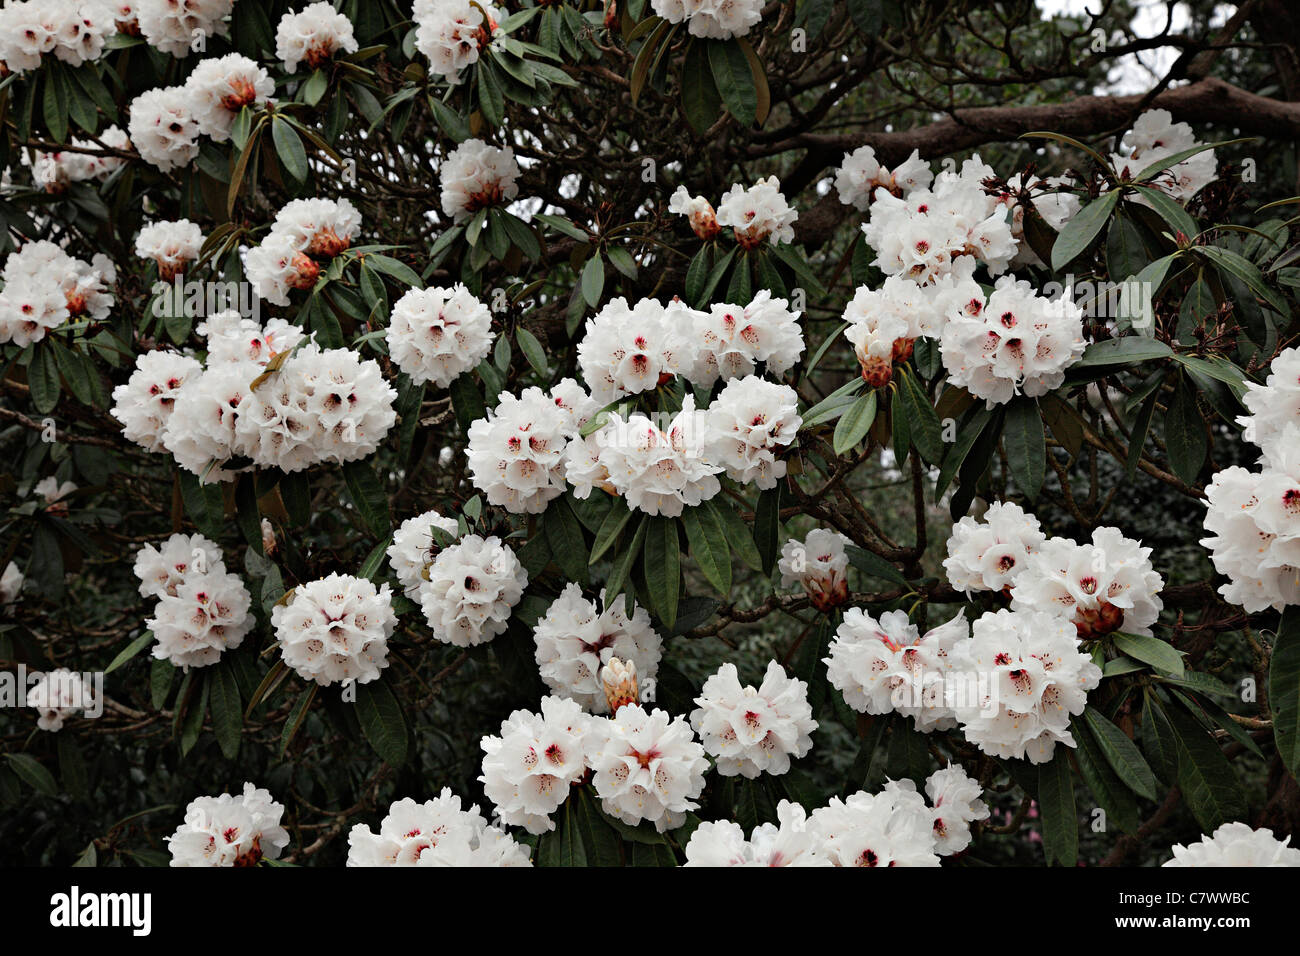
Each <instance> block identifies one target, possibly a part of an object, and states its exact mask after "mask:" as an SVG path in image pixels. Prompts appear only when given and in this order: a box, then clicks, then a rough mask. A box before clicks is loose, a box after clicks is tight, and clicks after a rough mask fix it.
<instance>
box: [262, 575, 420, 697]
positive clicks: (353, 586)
mask: <svg viewBox="0 0 1300 956" xmlns="http://www.w3.org/2000/svg"><path fill="white" fill-rule="evenodd" d="M271 626H272V627H273V628H274V629H275V639H276V641H277V643H278V644H279V645H280V653H281V655H282V656H283V658H284V662H285V663H286V664H288V665H289V666H290V667H292V668H293V669H294V670H295V671H297V672H298V674H299V675H300V676H301V677H302V678H303V679H304V680H309V681H315V682H316V683H317V684H320V685H321V686H325V685H328V684H337V683H341V682H343V681H356V682H357V683H358V684H365V683H369V682H370V681H372V680H376V679H378V677H379V672H380V671H381V670H383V669H384V668H385V667H387V666H388V639H389V638H390V637H392V636H393V631H394V630H395V629H396V627H397V615H395V614H394V613H393V604H392V596H391V594H390V593H389V590H388V585H387V584H384V585H381V586H380V587H379V588H376V587H375V586H374V584H373V583H371V582H370V581H368V580H366V579H365V578H356V577H352V576H351V575H347V574H331V575H329V576H328V577H324V578H321V579H320V580H317V581H309V582H307V583H306V584H301V585H299V586H298V587H296V588H294V589H293V592H292V593H291V594H290V595H289V596H288V598H287V599H286V600H285V601H284V602H283V603H281V604H277V605H276V606H275V607H274V608H273V609H272V610H271Z"/></svg>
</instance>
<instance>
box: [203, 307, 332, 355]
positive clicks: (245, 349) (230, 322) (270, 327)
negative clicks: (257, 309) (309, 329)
mask: <svg viewBox="0 0 1300 956" xmlns="http://www.w3.org/2000/svg"><path fill="white" fill-rule="evenodd" d="M195 331H196V332H198V333H199V335H202V336H203V337H204V338H205V339H206V340H207V349H208V368H209V369H212V368H213V366H215V365H221V364H225V363H232V364H240V365H248V364H250V363H251V364H256V365H258V366H259V367H265V366H266V364H267V363H268V362H270V361H271V359H273V358H275V357H276V356H277V355H279V354H280V353H281V352H288V351H291V350H292V349H293V348H294V346H296V345H297V344H298V343H299V342H302V341H303V340H305V339H306V338H307V336H306V335H305V334H304V333H303V331H302V329H300V328H299V327H298V326H296V325H293V324H292V323H290V322H286V321H285V320H284V319H269V320H268V321H267V323H266V324H265V325H259V324H258V322H257V320H256V319H246V318H244V317H243V316H242V315H240V314H239V313H238V312H236V311H235V310H233V309H227V310H225V311H223V312H215V313H213V314H212V315H209V316H208V317H207V318H205V319H204V320H203V321H202V322H200V323H199V324H198V327H197V328H196V329H195Z"/></svg>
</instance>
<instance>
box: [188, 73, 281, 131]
mask: <svg viewBox="0 0 1300 956" xmlns="http://www.w3.org/2000/svg"><path fill="white" fill-rule="evenodd" d="M274 92H275V81H274V80H272V79H271V77H270V76H269V75H268V74H267V72H266V70H264V69H263V68H262V67H261V66H259V65H258V64H257V61H256V60H250V59H249V58H248V57H246V56H243V55H241V54H239V53H227V54H226V55H225V56H222V57H216V58H214V59H205V60H200V61H199V63H198V65H197V66H196V67H195V68H194V72H193V73H191V74H190V75H189V79H187V80H186V81H185V93H186V95H187V96H188V97H189V100H190V110H191V112H192V113H193V114H194V122H196V123H198V125H199V132H200V133H202V134H203V135H204V136H208V137H211V139H212V141H213V142H216V143H224V142H225V141H226V140H228V139H230V128H231V126H233V125H234V123H235V117H236V116H238V115H239V111H240V110H241V109H243V108H244V107H245V106H247V107H250V108H254V109H258V108H261V107H262V106H264V105H266V102H267V101H268V100H269V99H270V98H271V94H273V93H274Z"/></svg>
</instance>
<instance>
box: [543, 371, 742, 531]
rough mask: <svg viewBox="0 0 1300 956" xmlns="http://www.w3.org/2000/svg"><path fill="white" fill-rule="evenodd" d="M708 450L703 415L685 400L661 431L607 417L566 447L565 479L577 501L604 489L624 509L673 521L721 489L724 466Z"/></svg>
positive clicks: (644, 421)
mask: <svg viewBox="0 0 1300 956" xmlns="http://www.w3.org/2000/svg"><path fill="white" fill-rule="evenodd" d="M712 445H713V441H712V430H711V428H710V426H709V415H708V412H706V411H699V410H697V409H696V408H695V398H694V396H693V395H690V394H687V396H686V399H685V401H684V402H683V403H682V410H681V411H680V412H679V413H678V414H677V415H676V416H675V417H674V418H673V419H672V421H670V422H669V423H668V425H667V427H665V428H663V429H660V428H659V426H657V425H656V424H655V423H654V422H653V421H651V420H650V419H649V418H647V417H646V416H645V415H642V414H639V413H638V414H634V415H631V416H629V417H628V418H627V419H626V420H624V419H623V418H621V417H620V416H618V415H611V416H610V417H609V420H608V421H607V422H606V423H605V425H603V426H602V427H601V428H600V429H599V430H597V431H595V432H593V433H592V434H591V435H590V436H588V438H587V439H586V440H585V441H582V442H572V443H570V445H569V450H568V452H567V460H566V476H567V478H568V480H569V482H570V484H571V485H573V493H574V495H575V496H577V497H578V498H586V497H588V496H589V495H590V494H591V491H592V488H593V487H595V486H597V485H600V486H602V487H603V486H604V485H605V484H608V485H609V486H610V487H612V488H613V489H614V492H615V493H616V494H619V495H622V496H623V497H624V498H625V499H626V500H627V504H628V507H629V508H633V509H636V510H638V511H643V512H645V513H646V514H648V515H664V516H666V517H669V518H675V517H677V516H678V515H680V514H681V513H682V509H683V508H684V507H686V506H688V505H698V504H700V503H701V502H703V501H708V500H709V499H710V498H712V497H713V496H714V495H716V494H717V493H718V492H719V491H720V490H721V489H722V484H721V482H719V481H718V478H717V476H718V474H719V473H720V472H721V471H722V470H723V465H722V464H721V463H719V462H717V461H715V460H714V459H713V457H712V455H711V452H710V449H711V448H712Z"/></svg>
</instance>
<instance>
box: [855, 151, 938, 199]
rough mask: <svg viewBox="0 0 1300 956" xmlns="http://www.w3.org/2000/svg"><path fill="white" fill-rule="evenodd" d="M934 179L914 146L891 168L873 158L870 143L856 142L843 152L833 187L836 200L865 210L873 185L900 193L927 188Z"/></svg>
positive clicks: (873, 191) (873, 195)
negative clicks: (910, 152)
mask: <svg viewBox="0 0 1300 956" xmlns="http://www.w3.org/2000/svg"><path fill="white" fill-rule="evenodd" d="M932 182H934V173H933V172H931V170H930V164H929V163H927V162H926V161H925V160H923V159H922V158H921V154H920V153H919V152H918V151H917V150H915V149H914V150H912V155H911V156H908V157H907V159H905V160H903V162H901V163H900V164H899V165H898V166H896V167H895V168H894V169H889V168H888V167H887V166H885V165H884V164H882V163H881V162H880V161H879V160H878V159H877V158H876V151H875V150H874V149H872V148H871V147H870V146H859V147H858V148H857V149H855V150H853V152H851V153H845V154H844V162H843V163H841V164H840V168H839V169H837V170H835V191H836V192H837V193H839V197H840V202H842V203H844V205H846V206H853V207H854V208H856V209H858V210H860V211H862V212H866V211H867V209H868V208H870V206H871V201H872V199H873V198H875V194H876V190H877V189H884V190H886V191H887V192H891V193H893V194H894V195H895V196H904V195H906V194H907V193H910V192H911V191H912V190H914V189H927V188H929V186H930V184H931V183H932Z"/></svg>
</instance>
